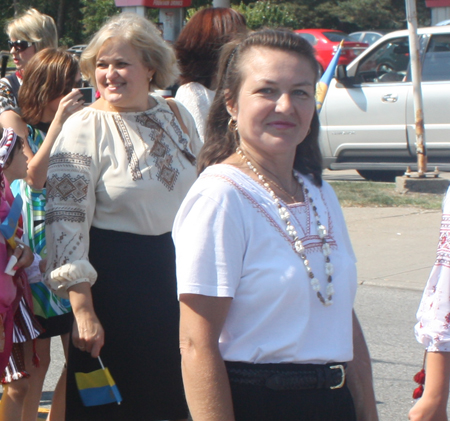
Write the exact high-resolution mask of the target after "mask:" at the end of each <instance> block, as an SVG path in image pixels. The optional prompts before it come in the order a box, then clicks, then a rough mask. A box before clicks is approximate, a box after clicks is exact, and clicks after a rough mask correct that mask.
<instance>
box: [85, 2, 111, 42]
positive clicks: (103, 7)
mask: <svg viewBox="0 0 450 421" xmlns="http://www.w3.org/2000/svg"><path fill="white" fill-rule="evenodd" d="M81 4H82V6H83V7H82V9H81V10H82V13H83V37H84V39H85V42H87V40H88V39H89V38H90V37H91V36H92V35H93V34H95V33H96V32H97V31H98V30H99V29H100V28H101V26H102V25H103V24H104V23H105V22H106V21H107V20H108V18H110V17H111V16H113V15H116V14H118V13H120V8H118V7H116V5H115V3H114V0H81Z"/></svg>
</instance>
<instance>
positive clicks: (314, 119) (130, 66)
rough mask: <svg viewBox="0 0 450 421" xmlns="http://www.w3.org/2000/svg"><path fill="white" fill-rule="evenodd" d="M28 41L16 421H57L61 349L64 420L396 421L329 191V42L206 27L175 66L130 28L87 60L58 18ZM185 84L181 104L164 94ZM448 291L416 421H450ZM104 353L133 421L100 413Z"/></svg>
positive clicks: (8, 338)
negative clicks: (324, 138)
mask: <svg viewBox="0 0 450 421" xmlns="http://www.w3.org/2000/svg"><path fill="white" fill-rule="evenodd" d="M6 30H7V34H8V37H9V45H10V48H11V54H12V55H13V58H14V63H15V65H16V68H17V70H16V72H15V73H14V74H12V75H9V76H8V77H7V78H4V79H2V80H0V125H1V127H2V130H1V132H0V133H2V138H1V142H0V166H1V168H2V184H1V190H2V191H1V193H2V196H1V207H0V214H1V216H2V220H4V219H5V218H6V216H7V215H8V214H9V212H11V210H10V209H13V208H14V205H13V199H14V196H20V197H21V198H22V202H23V204H22V218H21V220H20V221H19V229H18V230H17V232H16V234H15V236H16V238H15V239H14V238H13V241H9V242H7V241H6V240H7V238H5V239H4V238H3V237H2V238H1V239H2V242H1V244H0V251H1V253H0V259H1V260H0V266H2V267H6V265H7V263H8V261H9V259H10V256H11V255H14V257H15V258H16V259H17V263H16V264H15V266H14V269H15V274H12V275H8V274H3V273H2V275H1V277H0V281H1V282H2V287H1V288H0V311H1V312H2V318H1V320H2V326H1V329H2V330H3V336H4V341H3V344H2V343H0V357H1V358H0V362H1V363H2V364H3V366H2V367H1V370H2V371H4V374H3V380H2V382H3V385H4V393H3V397H2V400H1V402H0V421H3V420H22V421H28V420H30V421H31V420H33V421H34V420H35V419H36V414H37V410H38V405H39V399H40V395H41V392H42V385H43V381H44V378H45V374H46V371H47V369H48V365H49V361H50V340H51V338H52V337H56V336H60V337H61V340H62V343H63V349H64V352H65V357H66V361H67V366H66V367H65V368H64V370H63V372H62V374H61V378H60V380H59V382H58V385H57V387H56V390H55V394H54V398H53V403H52V409H51V412H50V414H49V416H48V419H49V420H68V421H70V420H78V421H80V420H83V421H85V420H99V419H108V420H125V419H128V418H130V417H133V418H136V419H146V420H186V419H188V418H189V419H193V420H195V421H202V420H205V421H206V420H208V421H214V420H217V421H218V420H239V421H244V420H245V421H248V420H252V419H258V420H268V421H269V420H280V419H283V420H287V421H289V420H292V421H294V420H308V421H311V420H327V421H333V420H336V421H338V420H342V421H351V420H377V419H378V416H377V410H376V404H375V395H374V390H373V384H372V373H371V364H370V357H369V352H368V349H367V345H366V342H365V339H364V335H363V333H362V329H361V326H360V324H359V322H358V318H357V316H356V314H355V312H354V310H353V303H354V298H355V294H356V259H355V255H354V252H353V249H352V245H351V243H350V239H349V236H348V232H347V228H346V225H345V221H344V218H343V215H342V211H341V208H340V205H339V202H338V200H337V198H336V195H335V193H334V191H333V190H332V188H331V187H330V185H329V184H328V183H326V182H325V181H324V180H323V179H322V163H321V154H320V149H319V143H318V136H319V119H318V115H317V112H316V104H315V87H316V82H317V77H318V74H319V68H318V64H317V61H316V59H315V53H314V50H313V48H312V47H311V46H310V44H309V43H308V42H307V41H305V40H303V39H302V38H300V37H298V36H296V35H295V34H294V33H293V32H292V31H287V30H273V29H264V30H260V31H256V32H250V31H248V29H247V25H246V19H245V17H244V16H243V15H242V14H240V13H238V12H236V11H235V10H233V9H222V8H216V9H204V10H202V11H200V12H198V13H197V14H196V15H194V16H193V17H192V18H191V20H190V21H189V23H188V24H187V25H186V26H185V28H184V29H183V31H182V32H181V34H180V37H179V38H178V40H177V42H176V43H175V45H174V48H172V47H171V46H170V45H169V44H167V43H166V42H165V41H164V40H163V39H162V38H161V35H160V32H159V31H158V30H157V28H156V27H155V26H154V25H153V24H152V23H151V22H150V21H148V20H146V19H145V18H143V17H140V16H138V15H135V14H130V13H124V14H119V15H116V16H114V17H113V18H111V19H110V20H109V21H108V22H106V23H105V24H104V26H103V27H102V28H101V29H100V30H99V31H98V32H97V33H96V34H95V35H94V36H93V37H92V39H91V41H90V42H89V45H88V46H87V48H86V50H85V51H84V52H83V54H82V56H81V59H80V61H78V59H76V58H75V57H73V56H72V55H71V54H69V53H67V52H65V51H62V50H60V49H57V48H56V47H57V45H56V39H57V38H56V33H57V31H56V26H55V23H54V22H53V20H52V19H51V18H50V17H49V16H47V15H43V14H41V13H39V12H38V11H37V10H34V9H30V10H28V11H26V12H25V13H24V14H23V15H21V16H19V17H17V18H15V19H13V20H12V21H11V22H9V24H8V26H7V28H6ZM83 78H84V79H86V80H88V81H89V83H90V84H91V85H92V86H93V87H94V88H95V90H96V91H97V94H98V95H97V96H98V99H97V100H96V101H95V102H94V103H93V104H91V105H89V106H86V105H85V104H84V100H83V97H82V94H81V92H80V91H79V89H78V88H79V87H80V86H81V81H82V79H83ZM176 82H178V83H179V84H180V85H181V86H180V88H179V89H178V92H177V95H176V97H175V99H165V98H163V97H161V96H159V95H156V94H155V93H154V92H155V90H158V89H164V88H166V87H168V86H171V85H173V84H175V83H176ZM444 220H445V221H446V219H445V218H444ZM445 226H446V225H445ZM438 253H439V251H438ZM443 262H444V263H443ZM442 265H444V266H445V259H444V258H440V259H438V260H437V266H436V267H437V268H440V267H441V266H442ZM436 272H438V273H436ZM2 277H3V278H2ZM430 279H432V280H430V281H429V286H428V289H427V290H428V294H427V296H426V298H424V300H426V301H424V302H425V304H422V307H421V311H420V312H419V316H420V317H421V320H420V324H419V325H418V326H419V327H418V328H417V336H418V338H419V339H420V340H421V341H422V342H423V343H424V344H425V345H426V346H427V347H428V350H429V351H430V352H429V355H431V358H430V357H429V358H430V373H429V376H430V377H429V378H431V379H432V380H431V381H430V380H429V381H428V382H431V384H433V385H434V386H429V383H426V384H425V394H424V398H423V400H421V401H419V403H418V405H417V406H416V407H415V408H414V409H413V411H412V412H411V414H410V416H411V419H414V420H426V419H427V420H441V419H446V415H445V405H444V406H442V405H443V403H445V404H446V401H447V397H448V383H449V376H450V373H448V372H449V371H450V364H449V363H448V361H447V355H448V354H446V353H445V352H446V351H448V349H446V340H447V336H446V331H445V329H444V328H443V327H442V324H443V322H442V318H444V319H445V318H446V317H447V316H446V314H448V312H447V313H445V314H444V312H441V313H442V314H441V313H439V314H435V313H433V314H432V315H430V314H429V313H427V310H428V309H429V308H431V307H432V306H431V305H430V302H434V301H433V300H435V299H438V300H440V301H439V302H440V305H442V306H444V305H448V303H447V302H448V300H447V302H446V299H445V298H444V299H443V298H442V297H443V296H444V295H443V294H444V293H443V292H442V291H441V289H440V288H439V287H438V286H439V285H440V284H439V282H441V283H442V285H444V287H442V288H447V289H448V285H447V284H448V277H447V275H446V271H445V270H442V271H441V270H440V269H435V270H434V274H433V273H432V276H431V277H430ZM430 283H431V284H432V285H431V284H430ZM430 285H431V286H430ZM437 285H438V286H437ZM436 291H438V293H436ZM445 320H446V319H445ZM439 323H440V324H439ZM437 325H439V329H440V330H439V335H440V336H439V338H440V339H439V340H436V334H435V331H434V330H433V329H434V328H435V327H436V326H437ZM447 329H448V321H447ZM425 331H426V333H424V332H425ZM444 331H445V332H444ZM0 342H1V341H0ZM180 350H181V355H180ZM100 355H101V358H102V360H103V361H104V363H105V364H106V365H107V366H108V367H109V370H110V371H111V373H112V375H113V377H114V379H115V382H116V384H117V385H118V387H119V389H120V391H121V394H122V398H123V403H122V405H120V406H117V405H115V404H108V405H100V406H86V405H85V404H84V403H83V401H82V399H81V397H80V394H79V390H78V386H77V383H76V376H75V373H78V372H83V373H86V372H92V371H95V370H97V369H99V368H100V362H99V360H98V359H97V357H99V356H100ZM436 356H437V359H436ZM442 366H444V370H442ZM434 373H440V374H439V378H438V380H433V379H434V377H433V376H435V374H434ZM436 385H438V386H437V387H436ZM137 387H138V388H139V393H137V392H136V388H137ZM430 408H432V409H433V410H434V412H433V410H432V409H430ZM430 414H432V415H431V416H430Z"/></svg>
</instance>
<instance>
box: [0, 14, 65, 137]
mask: <svg viewBox="0 0 450 421" xmlns="http://www.w3.org/2000/svg"><path fill="white" fill-rule="evenodd" d="M6 33H7V35H8V37H9V41H8V48H9V51H10V53H11V55H12V57H13V60H14V64H15V66H16V72H15V73H14V74H11V75H8V76H6V77H4V78H2V79H0V126H1V127H12V128H13V129H14V131H15V132H16V133H17V134H18V135H19V136H21V137H22V138H26V137H27V135H28V130H27V126H26V124H25V122H24V121H23V120H22V118H21V116H20V108H19V106H18V103H17V98H18V92H19V88H20V86H21V85H22V79H23V72H24V69H25V66H26V64H27V63H28V61H29V60H30V59H31V57H33V56H34V55H35V54H36V53H37V52H38V51H41V50H43V49H44V48H48V47H52V48H56V47H57V46H58V32H57V29H56V25H55V21H54V20H53V18H51V17H50V16H48V15H44V14H42V13H40V12H38V11H37V10H36V9H29V10H27V11H25V12H24V13H23V14H22V15H20V16H18V17H17V18H14V19H12V20H11V21H9V23H8V24H7V26H6Z"/></svg>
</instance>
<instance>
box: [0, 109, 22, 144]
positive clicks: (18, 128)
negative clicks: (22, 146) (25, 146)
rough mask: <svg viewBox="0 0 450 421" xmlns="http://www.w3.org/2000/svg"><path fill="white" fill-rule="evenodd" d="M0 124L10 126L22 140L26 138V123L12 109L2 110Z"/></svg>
mask: <svg viewBox="0 0 450 421" xmlns="http://www.w3.org/2000/svg"><path fill="white" fill-rule="evenodd" d="M0 126H1V127H5V128H6V127H11V128H12V129H13V130H14V132H15V133H16V134H17V135H18V136H20V137H21V138H22V139H24V140H26V138H27V136H28V129H27V125H26V123H25V122H24V121H23V120H22V117H20V115H19V114H17V113H16V112H14V111H12V110H8V111H4V112H3V113H1V114H0Z"/></svg>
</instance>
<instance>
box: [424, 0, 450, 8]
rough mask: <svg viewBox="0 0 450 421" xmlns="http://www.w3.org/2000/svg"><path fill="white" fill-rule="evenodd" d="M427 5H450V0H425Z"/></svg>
mask: <svg viewBox="0 0 450 421" xmlns="http://www.w3.org/2000/svg"><path fill="white" fill-rule="evenodd" d="M425 3H426V5H427V7H450V0H425Z"/></svg>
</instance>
